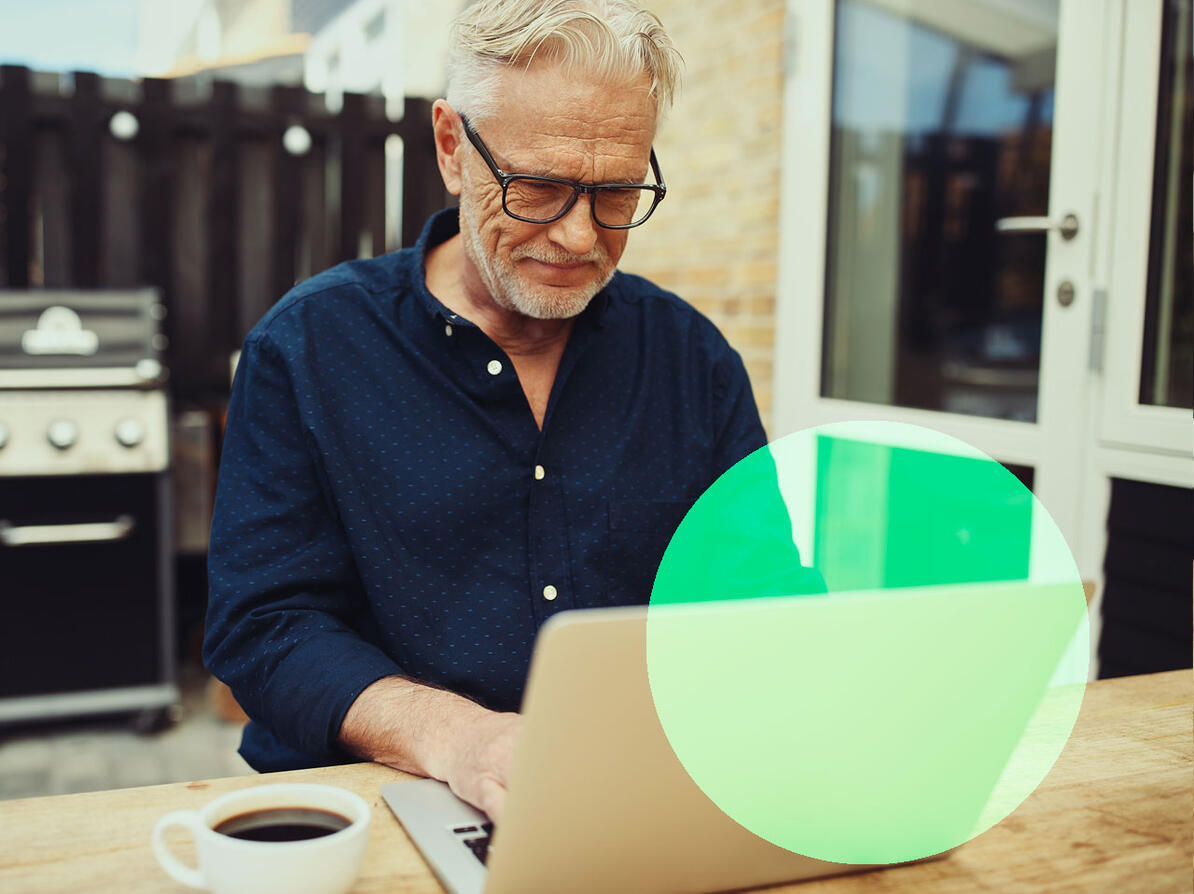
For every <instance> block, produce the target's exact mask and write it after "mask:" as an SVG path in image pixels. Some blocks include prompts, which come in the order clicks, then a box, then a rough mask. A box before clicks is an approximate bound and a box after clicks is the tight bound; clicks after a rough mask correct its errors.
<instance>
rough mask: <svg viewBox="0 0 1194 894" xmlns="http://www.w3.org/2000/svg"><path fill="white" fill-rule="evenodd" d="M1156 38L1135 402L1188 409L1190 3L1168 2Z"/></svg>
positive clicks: (1192, 178) (1191, 389)
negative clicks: (1153, 149) (1148, 225)
mask: <svg viewBox="0 0 1194 894" xmlns="http://www.w3.org/2000/svg"><path fill="white" fill-rule="evenodd" d="M1161 27H1162V31H1161V80H1160V86H1159V91H1158V92H1159V95H1160V99H1159V102H1158V105H1157V154H1156V162H1155V164H1154V167H1153V184H1154V185H1153V217H1152V235H1151V237H1150V240H1149V257H1148V303H1147V305H1146V309H1145V323H1144V351H1143V354H1142V357H1143V361H1142V364H1141V369H1140V402H1141V403H1143V404H1159V405H1161V406H1168V407H1185V408H1191V407H1194V296H1192V287H1191V279H1192V278H1194V272H1192V271H1191V267H1192V266H1194V257H1192V252H1191V245H1192V240H1191V233H1192V232H1194V221H1192V219H1191V210H1190V207H1191V186H1192V185H1194V161H1192V159H1191V153H1192V152H1194V149H1192V147H1191V141H1194V133H1191V124H1190V118H1191V116H1194V100H1192V97H1194V89H1192V82H1194V58H1192V56H1191V49H1190V48H1191V44H1192V41H1191V15H1190V0H1166V2H1165V13H1164V18H1163V20H1162V26H1161Z"/></svg>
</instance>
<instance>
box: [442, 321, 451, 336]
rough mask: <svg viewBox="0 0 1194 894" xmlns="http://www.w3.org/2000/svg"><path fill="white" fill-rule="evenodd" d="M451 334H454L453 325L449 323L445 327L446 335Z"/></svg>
mask: <svg viewBox="0 0 1194 894" xmlns="http://www.w3.org/2000/svg"><path fill="white" fill-rule="evenodd" d="M451 334H452V324H451V323H448V324H447V325H446V326H444V335H451Z"/></svg>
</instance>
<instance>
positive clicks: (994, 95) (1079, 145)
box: [773, 0, 1118, 545]
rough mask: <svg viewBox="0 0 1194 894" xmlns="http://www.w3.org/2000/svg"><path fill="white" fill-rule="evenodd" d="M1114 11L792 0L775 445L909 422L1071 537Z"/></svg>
mask: <svg viewBox="0 0 1194 894" xmlns="http://www.w3.org/2000/svg"><path fill="white" fill-rule="evenodd" d="M1114 2H1116V0H956V2H948V3H947V2H938V0H789V26H790V28H791V31H790V35H789V36H790V44H791V46H790V53H789V62H790V64H789V66H788V72H787V81H786V90H785V150H784V152H785V156H784V157H785V164H784V177H785V179H784V184H783V205H782V207H783V211H782V223H781V269H780V289H779V291H780V294H779V300H778V302H777V304H778V328H777V345H778V346H779V347H778V349H777V360H776V369H777V377H776V385H775V395H776V409H775V426H774V428H775V431H774V432H773V434H775V435H777V436H778V435H783V434H785V433H787V432H789V431H794V430H797V429H800V428H805V427H807V426H810V425H817V424H820V423H824V422H830V421H839V420H848V419H888V420H893V421H901V422H912V423H916V424H919V425H923V426H927V427H930V428H934V429H937V430H939V431H943V432H946V433H947V434H951V435H953V436H955V437H958V438H961V439H962V440H964V441H967V442H969V443H970V444H973V445H974V446H976V447H978V448H980V449H981V450H983V451H985V452H986V453H988V454H990V455H991V456H993V457H995V458H996V459H998V460H1000V461H1001V462H1003V463H1005V464H1006V465H1008V466H1009V467H1012V468H1013V470H1014V471H1016V473H1017V474H1018V475H1019V476H1020V477H1021V478H1022V479H1024V480H1026V481H1029V482H1030V483H1031V486H1032V487H1033V489H1034V491H1035V492H1036V494H1037V495H1038V497H1040V499H1041V500H1042V502H1043V503H1044V505H1045V506H1046V507H1047V508H1048V509H1049V510H1050V513H1051V514H1052V515H1053V516H1054V519H1055V520H1056V521H1057V523H1058V525H1059V527H1060V528H1061V530H1062V532H1063V533H1064V534H1065V535H1066V536H1067V538H1069V539H1070V540H1071V545H1073V544H1074V542H1075V540H1076V539H1077V538H1078V537H1079V535H1080V531H1081V526H1080V524H1079V516H1080V499H1079V492H1080V471H1079V466H1080V463H1078V462H1076V460H1075V457H1076V456H1078V455H1079V454H1080V452H1081V449H1082V438H1083V431H1084V429H1085V428H1086V426H1087V421H1088V416H1089V415H1090V414H1089V410H1088V402H1089V395H1088V388H1089V376H1088V363H1089V356H1088V352H1089V346H1090V336H1091V325H1092V320H1093V316H1092V308H1093V307H1094V305H1095V291H1096V285H1097V283H1096V280H1095V277H1094V265H1093V251H1094V245H1095V238H1094V235H1095V233H1096V231H1097V228H1098V226H1099V195H1098V193H1099V177H1100V172H1101V171H1103V167H1104V164H1105V160H1106V159H1105V152H1106V147H1107V145H1108V144H1109V142H1110V135H1111V133H1112V132H1113V128H1114V123H1113V121H1112V120H1111V118H1110V116H1109V115H1108V103H1107V102H1106V101H1105V100H1104V97H1105V96H1106V95H1108V94H1109V93H1110V92H1111V91H1112V88H1114V87H1115V85H1116V84H1117V80H1116V78H1117V73H1116V71H1115V70H1114V65H1113V63H1116V62H1117V60H1118V53H1117V52H1113V51H1112V49H1111V48H1112V47H1113V46H1114V45H1115V43H1114V42H1115V38H1116V36H1115V33H1114V32H1115V28H1114V23H1113V22H1112V21H1110V20H1109V18H1110V12H1111V10H1110V7H1111V6H1112V5H1113V3H1114Z"/></svg>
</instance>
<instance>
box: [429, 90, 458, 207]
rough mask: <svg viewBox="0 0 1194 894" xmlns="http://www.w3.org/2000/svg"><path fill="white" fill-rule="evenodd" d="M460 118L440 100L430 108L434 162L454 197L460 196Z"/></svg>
mask: <svg viewBox="0 0 1194 894" xmlns="http://www.w3.org/2000/svg"><path fill="white" fill-rule="evenodd" d="M459 122H460V116H459V115H458V114H456V111H455V110H454V109H453V108H452V107H451V106H450V105H448V104H447V102H445V101H444V100H442V99H437V100H436V101H435V104H434V105H432V106H431V130H432V132H433V133H434V134H435V160H436V162H437V163H438V164H439V173H440V176H441V177H443V178H444V186H445V187H446V188H447V190H448V192H450V193H451V194H452V195H454V196H458V195H460V185H461V175H460V165H461V159H460V156H461V149H462V146H461V141H460V139H459V136H458V135H459V129H458V128H459V126H460V124H459Z"/></svg>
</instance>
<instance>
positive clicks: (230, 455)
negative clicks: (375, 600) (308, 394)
mask: <svg viewBox="0 0 1194 894" xmlns="http://www.w3.org/2000/svg"><path fill="white" fill-rule="evenodd" d="M208 571H209V581H210V590H209V602H208V611H207V622H206V637H205V641H204V646H203V657H204V661H205V663H206V664H207V667H208V668H209V669H210V670H211V671H212V672H213V673H214V674H215V675H216V676H217V677H219V678H220V679H221V680H223V681H224V682H226V683H227V684H228V685H229V687H230V688H231V689H232V692H233V694H234V695H235V697H236V699H237V701H238V702H239V703H240V704H241V705H242V707H244V709H245V711H246V713H248V715H249V716H250V717H251V718H252V719H253V720H254V721H256V722H258V723H259V724H261V725H262V726H264V727H266V728H267V729H268V730H269V731H270V732H271V733H272V734H273V736H274V737H275V738H276V739H277V740H278V742H280V743H282V744H284V745H286V746H289V747H290V748H293V749H296V750H297V751H300V752H302V753H304V754H306V755H308V756H310V757H312V758H314V759H322V760H324V761H326V762H334V761H336V760H344V759H347V756H346V755H344V753H343V752H340V751H339V750H338V749H337V747H336V738H337V736H338V734H339V730H340V724H341V723H342V722H343V719H344V715H345V713H346V712H347V711H348V708H349V706H350V705H351V704H352V703H353V701H354V700H355V699H356V697H357V696H358V695H359V694H360V693H361V691H362V690H363V689H365V687H367V686H368V685H369V684H370V683H373V682H374V681H376V680H378V679H380V678H381V677H384V676H387V675H390V674H400V673H402V670H401V668H400V667H399V666H398V664H397V663H396V662H395V661H394V660H393V659H391V658H390V657H389V656H388V655H387V654H386V653H385V652H383V651H382V650H381V649H380V648H379V647H378V646H377V645H376V644H375V643H373V642H371V641H370V640H369V639H368V638H367V636H366V632H367V631H368V629H369V610H368V606H367V604H366V600H365V598H364V594H363V591H362V586H361V582H360V578H359V575H358V574H357V571H356V568H355V565H354V561H353V558H352V554H351V552H350V549H349V545H348V543H347V542H346V539H345V536H344V533H343V530H342V528H341V525H340V523H339V521H338V519H337V516H336V510H335V504H334V500H333V496H332V493H331V490H330V489H329V488H328V486H327V481H326V478H325V476H324V474H323V471H322V467H321V464H320V461H319V457H318V454H317V453H316V452H315V450H314V449H313V441H312V440H311V439H310V438H309V432H308V431H307V428H306V426H305V425H304V423H303V420H302V418H301V414H300V409H299V403H298V401H297V399H296V393H295V388H294V386H293V384H292V379H291V376H290V374H289V372H288V370H287V364H286V361H285V357H284V356H283V354H282V352H281V351H279V350H278V348H277V347H276V346H274V345H273V344H272V343H271V342H270V341H269V339H268V335H267V334H254V335H251V336H250V338H249V340H248V341H247V342H246V343H245V347H244V350H243V352H242V354H241V359H240V363H239V366H238V369H237V375H236V381H235V383H234V385H233V389H232V398H231V402H230V404H229V408H228V423H227V428H226V434H225V437H224V446H223V452H222V456H221V461H220V476H219V486H218V490H217V495H216V505H215V513H214V517H213V522H212V534H211V544H210V551H209V559H208Z"/></svg>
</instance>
